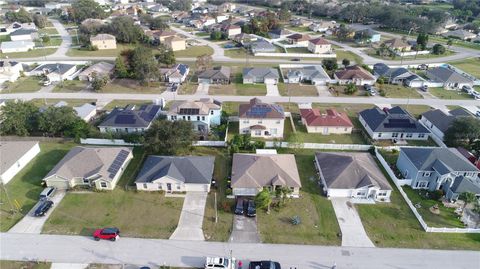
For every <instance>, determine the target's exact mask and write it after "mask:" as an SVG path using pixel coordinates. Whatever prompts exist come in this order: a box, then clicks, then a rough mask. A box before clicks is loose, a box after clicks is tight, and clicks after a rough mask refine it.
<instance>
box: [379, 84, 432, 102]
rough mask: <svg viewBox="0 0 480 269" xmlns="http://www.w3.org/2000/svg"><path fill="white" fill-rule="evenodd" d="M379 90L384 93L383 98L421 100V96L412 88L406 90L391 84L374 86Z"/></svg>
mask: <svg viewBox="0 0 480 269" xmlns="http://www.w3.org/2000/svg"><path fill="white" fill-rule="evenodd" d="M375 86H376V87H377V88H378V89H379V90H383V91H384V92H385V97H388V98H414V99H422V98H423V97H422V95H421V94H419V93H418V92H417V90H415V89H413V88H407V87H404V86H402V85H393V84H382V85H380V84H376V85H375Z"/></svg>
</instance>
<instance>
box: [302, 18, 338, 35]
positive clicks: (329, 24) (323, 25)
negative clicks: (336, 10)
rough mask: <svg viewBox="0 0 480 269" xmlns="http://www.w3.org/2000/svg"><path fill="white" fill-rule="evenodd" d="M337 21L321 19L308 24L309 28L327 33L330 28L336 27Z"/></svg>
mask: <svg viewBox="0 0 480 269" xmlns="http://www.w3.org/2000/svg"><path fill="white" fill-rule="evenodd" d="M336 25H337V23H336V22H335V21H320V22H314V23H312V24H310V26H308V28H309V29H310V30H311V31H313V32H317V33H325V32H327V31H328V30H330V29H333V28H335V26H336Z"/></svg>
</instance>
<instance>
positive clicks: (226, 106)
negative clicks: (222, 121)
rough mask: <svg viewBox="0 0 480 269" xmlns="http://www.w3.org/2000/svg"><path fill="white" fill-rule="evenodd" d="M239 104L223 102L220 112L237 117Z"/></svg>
mask: <svg viewBox="0 0 480 269" xmlns="http://www.w3.org/2000/svg"><path fill="white" fill-rule="evenodd" d="M240 104H241V102H223V103H222V110H223V111H225V113H227V114H228V115H230V116H238V106H239V105H240Z"/></svg>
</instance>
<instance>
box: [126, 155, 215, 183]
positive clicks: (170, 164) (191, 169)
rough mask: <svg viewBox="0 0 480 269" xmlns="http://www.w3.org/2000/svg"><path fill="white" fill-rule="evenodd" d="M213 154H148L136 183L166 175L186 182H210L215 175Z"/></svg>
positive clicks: (150, 180) (151, 180)
mask: <svg viewBox="0 0 480 269" xmlns="http://www.w3.org/2000/svg"><path fill="white" fill-rule="evenodd" d="M214 163H215V157H213V156H185V157H174V156H154V155H150V156H148V158H147V160H145V163H144V164H143V167H142V170H140V173H139V174H138V176H137V179H136V180H135V182H136V183H142V182H153V181H155V180H157V179H159V178H162V177H164V176H168V177H171V178H173V179H176V180H178V181H181V182H184V183H193V184H210V182H211V181H212V177H213V168H214Z"/></svg>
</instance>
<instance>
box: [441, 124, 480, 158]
mask: <svg viewBox="0 0 480 269" xmlns="http://www.w3.org/2000/svg"><path fill="white" fill-rule="evenodd" d="M444 138H445V143H446V144H447V145H448V146H450V147H464V148H466V149H468V150H473V151H475V152H476V155H477V156H479V155H480V148H479V144H480V143H477V142H478V139H480V120H479V119H476V118H474V117H460V118H456V119H455V120H454V121H453V122H452V124H451V125H450V127H449V128H448V129H447V131H446V132H445V136H444Z"/></svg>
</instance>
